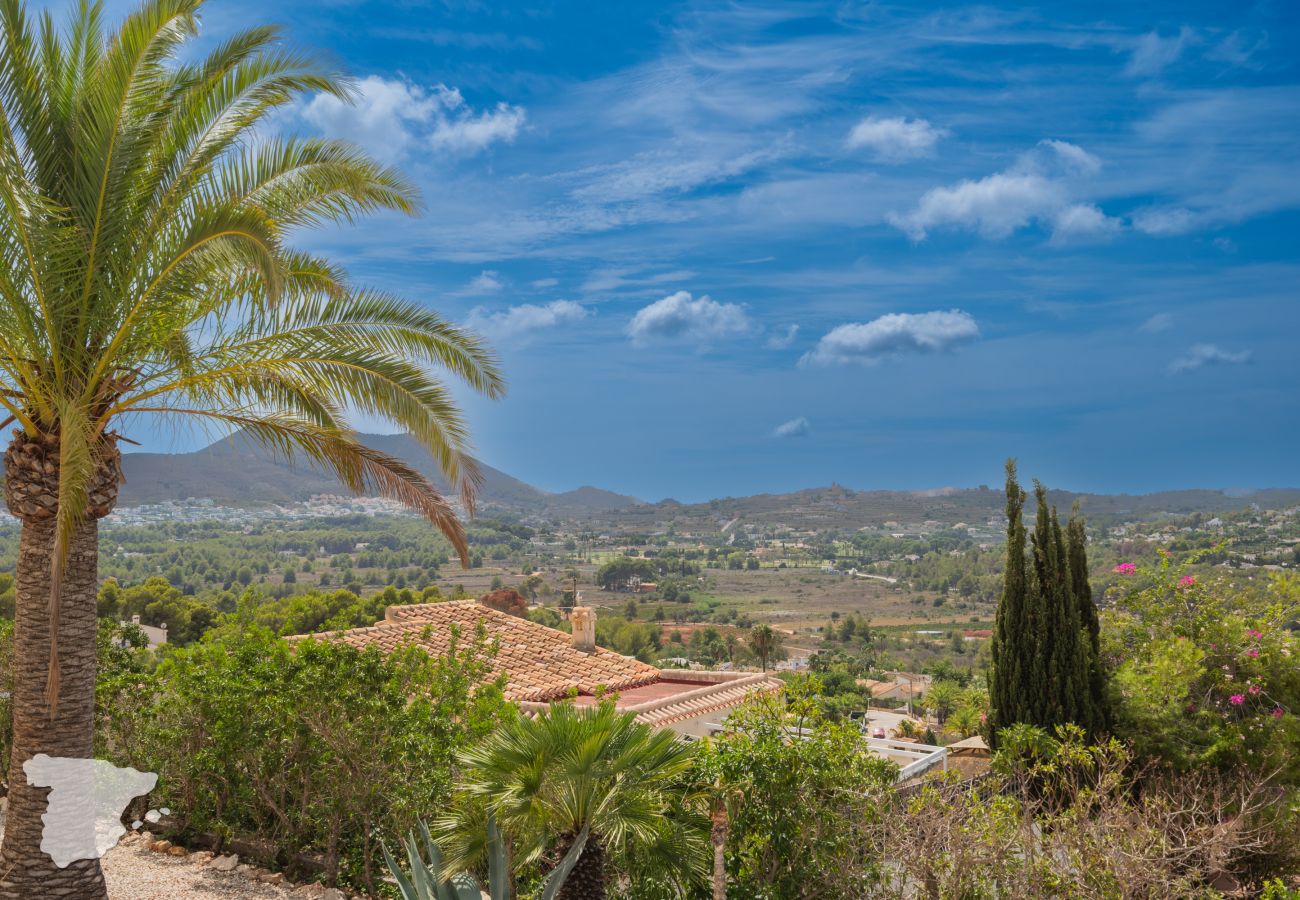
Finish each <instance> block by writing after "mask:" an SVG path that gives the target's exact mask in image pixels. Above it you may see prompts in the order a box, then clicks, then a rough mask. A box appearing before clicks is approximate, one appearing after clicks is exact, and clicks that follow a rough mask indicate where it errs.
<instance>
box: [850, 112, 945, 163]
mask: <svg viewBox="0 0 1300 900" xmlns="http://www.w3.org/2000/svg"><path fill="white" fill-rule="evenodd" d="M947 133H948V132H947V131H946V130H944V129H942V128H935V127H934V126H933V125H931V124H930V123H929V122H927V121H926V120H925V119H904V118H880V117H877V116H867V117H866V118H865V119H863V120H862V121H861V122H859V123H858V124H857V125H854V126H853V130H852V131H850V132H849V136H848V138H847V139H846V141H845V144H846V145H847V146H848V148H849V149H850V150H858V149H867V150H870V151H871V152H872V154H873V155H874V156H875V157H876V159H878V160H881V161H882V162H903V161H905V160H909V159H916V158H917V157H920V156H929V155H930V154H932V153H933V152H934V145H935V144H937V143H938V142H939V139H940V138H942V137H944V136H945V135H946V134H947Z"/></svg>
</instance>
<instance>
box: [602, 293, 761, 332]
mask: <svg viewBox="0 0 1300 900" xmlns="http://www.w3.org/2000/svg"><path fill="white" fill-rule="evenodd" d="M752 330H753V323H752V322H751V321H750V318H749V316H748V315H747V314H746V312H745V309H744V307H742V306H740V305H739V304H736V303H719V302H718V301H716V300H713V299H711V298H709V297H708V296H701V297H698V298H697V297H692V296H691V294H690V293H689V292H687V291H678V292H677V293H675V294H669V295H668V296H667V297H664V298H663V299H662V300H656V301H655V302H654V303H651V304H650V305H649V306H646V307H642V308H641V309H639V310H637V313H636V315H635V316H633V317H632V321H631V322H629V323H628V326H627V334H628V337H630V338H631V339H632V343H634V344H637V345H644V344H648V343H652V342H654V341H685V342H692V343H708V342H710V341H714V340H719V339H722V338H729V337H737V336H739V335H743V334H748V333H749V332H751V331H752Z"/></svg>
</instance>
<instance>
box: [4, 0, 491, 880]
mask: <svg viewBox="0 0 1300 900" xmlns="http://www.w3.org/2000/svg"><path fill="white" fill-rule="evenodd" d="M201 5H202V0H145V2H144V3H143V5H142V6H141V7H140V8H139V9H138V10H137V11H136V12H134V13H133V14H131V15H130V16H128V17H127V18H126V19H125V20H124V21H123V22H122V24H121V25H120V27H118V28H117V30H116V31H113V32H112V33H106V30H105V27H104V23H103V20H102V11H101V7H100V5H99V3H98V2H82V3H81V4H80V5H79V6H78V7H77V8H76V10H75V11H74V12H73V13H72V15H71V17H70V18H69V21H68V24H67V26H66V28H63V29H60V28H58V27H57V26H56V25H55V24H54V23H53V20H52V19H51V17H50V16H49V15H48V14H47V15H44V16H42V17H41V18H40V19H39V20H36V21H33V20H31V19H29V18H28V17H27V15H26V13H25V11H24V8H23V5H22V2H21V0H0V29H2V30H3V32H2V33H0V419H5V421H3V422H0V428H3V427H5V426H7V425H9V424H10V423H16V424H17V428H16V429H15V430H14V437H13V440H12V442H11V443H10V444H9V447H8V450H7V452H6V453H5V457H4V489H5V500H6V502H7V503H8V506H9V509H10V510H11V511H12V512H13V514H14V515H15V516H17V517H18V518H19V519H20V520H21V522H22V538H21V543H20V546H19V557H18V567H17V601H16V606H17V608H16V613H15V619H16V622H15V645H16V659H15V670H14V681H15V683H14V690H13V726H14V732H13V749H12V756H11V768H10V779H11V780H10V785H9V806H8V822H7V827H6V828H5V833H4V842H3V846H0V897H15V898H16V897H35V896H41V897H76V898H83V897H103V896H105V889H104V882H103V877H102V875H101V874H100V869H99V864H98V861H97V860H82V861H78V862H74V863H73V864H71V865H69V866H67V867H66V868H63V869H59V868H56V867H55V866H54V865H53V863H52V860H51V859H50V857H49V856H47V855H46V854H45V853H43V852H42V851H41V849H40V843H41V831H42V821H41V815H42V813H44V812H45V807H46V791H45V790H44V789H37V788H34V787H32V786H31V785H29V784H28V783H27V780H26V777H25V774H24V770H23V764H24V763H25V762H27V760H29V759H30V758H31V757H32V756H33V755H35V754H38V753H46V754H49V755H51V756H56V757H88V756H90V754H91V738H92V711H93V706H94V686H95V626H96V619H95V612H96V610H95V590H96V548H97V539H98V526H97V522H98V520H99V519H100V518H102V517H103V516H105V515H107V514H108V513H109V511H110V510H112V508H113V506H114V504H115V502H116V500H117V490H118V483H119V481H120V479H121V459H120V455H119V451H118V443H119V441H120V440H126V438H125V437H124V436H123V435H122V434H120V433H119V430H118V429H121V428H126V427H128V426H132V425H135V424H136V423H137V422H139V421H140V420H141V419H142V418H146V417H154V418H156V419H158V420H159V421H161V422H162V423H164V424H165V425H173V424H176V423H179V422H183V421H190V422H195V423H202V424H203V425H206V426H210V427H212V428H214V429H215V430H218V431H222V430H224V431H234V430H240V431H242V432H243V433H244V434H245V435H246V436H247V438H249V439H251V440H253V441H256V442H259V443H260V444H262V445H264V446H266V447H269V448H270V449H271V450H272V451H274V452H276V453H277V454H279V455H282V456H284V457H291V456H295V455H298V456H302V457H304V458H305V459H306V460H308V461H309V462H310V463H311V464H313V465H315V466H318V467H320V468H323V469H324V470H327V471H330V472H333V473H334V474H336V475H337V476H338V477H339V478H340V479H341V481H342V482H343V483H345V484H346V485H347V486H348V487H349V488H351V489H353V490H357V491H367V490H369V491H377V492H379V493H381V494H384V495H386V496H389V497H394V498H397V499H399V500H401V501H403V502H405V503H407V504H409V505H410V506H412V507H413V508H415V509H417V510H418V511H419V512H421V513H422V514H423V515H424V516H426V517H427V518H428V519H429V520H430V521H431V522H432V523H433V524H434V525H436V526H437V527H438V528H440V529H441V530H442V532H443V533H444V534H445V535H446V536H447V537H448V538H449V539H450V540H451V542H452V544H453V545H454V546H455V548H456V549H457V551H458V552H459V553H460V554H461V556H462V557H464V555H465V552H466V544H465V538H464V534H463V532H462V530H461V527H460V525H459V524H458V522H457V519H456V515H455V511H454V509H453V508H452V505H451V504H450V502H449V501H448V500H447V499H446V498H445V497H443V496H442V494H441V493H440V492H439V491H438V490H437V489H436V488H435V487H434V486H433V484H431V483H430V481H429V480H428V479H426V478H425V477H423V476H422V475H421V474H420V473H419V472H417V471H416V470H414V469H413V468H411V467H410V466H409V465H407V464H405V463H403V462H402V461H400V460H397V459H393V458H391V457H388V456H385V455H384V454H381V453H377V452H375V451H374V450H371V449H368V448H366V447H365V446H363V445H362V444H360V443H359V442H358V440H357V438H356V436H355V434H354V432H353V431H352V430H351V429H350V428H349V427H348V425H347V419H346V416H347V413H348V412H349V411H359V412H362V413H367V414H371V415H377V416H380V417H384V418H387V419H389V420H391V421H392V422H394V423H396V424H397V425H399V426H400V427H402V428H404V429H406V430H407V431H408V432H410V433H411V434H412V435H414V436H415V437H416V438H417V439H418V440H419V441H420V442H421V443H423V444H424V445H425V446H427V447H428V448H430V450H431V451H432V452H433V454H434V456H435V457H436V459H437V461H438V464H439V465H440V467H441V469H442V471H443V473H444V474H445V475H446V477H447V479H448V481H449V483H451V484H452V485H453V486H454V488H455V489H456V490H458V491H459V493H460V496H461V498H462V500H463V501H464V505H465V507H466V508H467V509H470V508H471V506H472V499H473V493H474V489H475V487H476V485H477V479H478V473H477V470H476V467H475V465H474V462H473V460H472V459H471V458H470V457H469V456H468V433H467V431H466V428H465V426H464V424H463V422H462V420H461V416H460V413H459V411H458V410H457V408H456V406H455V405H454V404H453V402H452V401H451V399H450V397H449V395H448V393H447V389H446V387H445V386H444V385H443V384H442V383H441V382H440V381H439V380H438V378H437V377H435V376H434V375H433V374H432V373H431V367H434V366H438V367H443V368H446V369H450V370H451V372H452V373H454V375H455V376H457V377H458V378H460V379H462V380H464V381H465V382H466V383H467V384H468V385H470V386H471V387H472V388H474V389H476V390H478V391H480V392H482V393H484V394H486V395H488V396H497V395H499V394H500V393H501V391H502V389H503V383H502V380H501V377H500V375H499V374H498V371H497V368H496V365H495V362H494V360H493V358H492V356H491V354H490V352H489V351H488V350H487V349H486V347H485V346H484V345H482V344H481V343H480V342H479V341H478V339H477V338H475V337H474V336H473V335H471V334H469V333H467V332H465V331H462V330H461V329H459V328H457V327H454V326H452V325H450V324H448V323H447V322H446V321H444V320H443V319H441V318H440V317H438V316H437V315H435V314H434V313H432V312H430V311H428V310H426V309H424V308H423V307H421V306H419V305H415V304H411V303H408V302H405V301H402V300H399V299H396V298H393V297H389V296H386V295H383V294H380V293H376V292H372V291H365V290H360V289H358V288H356V287H354V286H352V285H351V284H349V283H348V281H347V279H346V276H345V273H344V272H343V271H342V270H341V269H340V268H339V267H338V266H337V265H335V264H333V263H331V262H330V261H329V260H327V259H324V258H320V257H317V256H313V255H310V254H308V253H304V252H301V251H298V250H295V249H293V248H292V247H291V246H290V245H289V244H288V243H287V240H288V236H289V234H290V233H291V232H292V231H293V230H294V229H299V228H304V227H310V226H312V225H314V224H317V223H322V222H336V221H348V220H351V219H352V218H354V217H355V216H358V215H360V214H364V213H367V212H369V211H373V210H397V211H402V212H408V213H410V212H413V211H414V210H415V207H416V199H415V196H414V192H413V190H412V188H411V187H410V186H409V185H408V184H407V183H406V182H405V181H404V180H403V179H402V177H401V176H400V175H399V174H398V173H396V172H395V171H393V170H391V169H387V168H383V167H380V166H379V165H377V164H376V163H374V162H372V161H371V160H370V159H368V158H367V157H365V156H364V155H363V154H361V153H360V152H359V151H357V150H356V149H354V148H352V147H351V146H349V145H347V144H343V143H339V142H335V141H325V140H313V139H299V138H291V139H276V138H274V137H271V136H269V135H267V134H266V132H265V124H264V123H265V120H266V118H267V116H268V115H269V114H271V113H272V112H273V111H274V110H276V109H277V108H279V107H282V106H284V105H286V104H288V103H292V102H294V101H295V100H296V99H297V98H299V97H301V96H303V95H305V94H307V93H310V92H324V93H328V94H332V95H335V96H338V97H343V98H346V97H348V96H350V94H349V88H348V85H347V83H346V82H345V81H342V80H340V79H339V78H338V77H337V76H335V75H333V74H331V73H330V72H329V71H328V70H327V69H325V68H324V67H323V66H322V64H321V63H319V62H318V61H317V60H316V59H314V58H313V57H312V56H310V55H307V54H303V53H300V52H296V51H294V50H291V49H287V48H285V47H284V46H283V45H282V44H281V42H280V40H279V36H278V33H277V31H276V29H274V28H270V27H258V28H252V29H249V30H247V31H244V32H241V33H239V34H237V35H235V36H233V37H231V38H229V39H228V40H226V41H225V42H223V43H221V44H220V45H219V46H217V47H216V48H215V49H213V50H212V51H211V53H209V54H208V55H207V56H206V57H205V58H202V59H198V60H197V61H191V59H190V57H188V56H187V57H184V58H182V56H181V53H180V51H181V49H182V46H183V45H184V44H185V42H186V41H188V40H190V39H192V38H193V37H194V36H195V35H196V33H197V28H198V13H199V10H200V7H201ZM6 416H7V417H8V418H7V419H6V418H5V417H6Z"/></svg>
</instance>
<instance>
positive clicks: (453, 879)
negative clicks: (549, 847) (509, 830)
mask: <svg viewBox="0 0 1300 900" xmlns="http://www.w3.org/2000/svg"><path fill="white" fill-rule="evenodd" d="M418 830H419V832H420V838H421V840H420V841H417V840H416V835H415V832H414V831H412V832H410V833H409V834H407V836H406V840H405V841H403V845H404V846H405V848H406V859H407V862H408V863H409V865H410V867H411V873H410V875H407V873H406V872H405V870H403V869H402V867H401V865H400V864H399V863H398V862H397V860H396V859H394V858H393V855H392V854H391V853H389V852H388V847H387V846H383V848H382V849H383V851H384V862H385V864H386V865H387V866H388V871H389V872H390V873H391V874H392V876H393V880H394V881H396V882H397V889H398V890H399V891H401V892H402V900H481V897H482V895H483V889H482V888H481V887H480V886H479V883H478V881H476V880H475V878H474V876H473V875H470V874H469V873H468V872H456V873H453V874H452V875H451V876H449V877H448V876H447V875H446V873H445V872H444V871H443V869H444V866H443V861H442V851H441V850H439V849H438V845H437V844H435V843H434V842H433V838H432V836H430V834H429V826H428V825H426V824H425V823H424V822H420V824H419V826H418ZM587 834H588V830H587V829H583V832H582V834H581V835H579V839H578V840H576V841H574V842H573V846H572V847H571V848H570V850H569V852H568V853H567V854H565V857H564V859H562V860H561V861H560V864H559V865H558V866H556V867H555V870H554V871H552V872H551V874H550V876H549V877H547V879H546V883H545V885H544V887H543V888H542V898H543V900H554V898H555V895H556V894H558V893H559V891H560V888H562V887H563V886H564V882H565V880H566V879H567V878H568V877H569V873H570V872H572V871H573V867H574V866H575V865H576V864H577V862H578V857H579V856H581V855H582V849H583V847H585V846H586V845H587ZM421 844H423V847H421ZM486 855H487V860H488V890H487V894H488V896H489V897H491V898H492V900H509V898H510V893H511V881H512V880H513V878H512V875H511V873H510V861H509V859H508V857H507V855H506V845H505V840H504V839H503V838H502V836H501V831H500V829H498V828H497V824H496V820H495V819H494V818H493V817H492V815H491V814H490V813H489V815H488V819H487V853H486Z"/></svg>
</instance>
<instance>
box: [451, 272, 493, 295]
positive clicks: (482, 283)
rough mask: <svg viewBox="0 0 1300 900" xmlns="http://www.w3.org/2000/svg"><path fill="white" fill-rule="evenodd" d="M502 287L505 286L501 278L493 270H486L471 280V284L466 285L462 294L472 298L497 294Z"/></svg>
mask: <svg viewBox="0 0 1300 900" xmlns="http://www.w3.org/2000/svg"><path fill="white" fill-rule="evenodd" d="M502 287H504V285H503V284H502V282H501V276H500V275H498V274H497V273H496V272H493V271H492V270H491V269H484V270H483V271H482V272H479V273H478V274H477V275H475V276H474V277H473V278H471V279H470V281H469V284H467V285H465V289H464V290H463V291H461V292H460V293H461V294H462V295H471V296H472V295H474V294H495V293H496V292H497V291H499V290H501V288H502Z"/></svg>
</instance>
